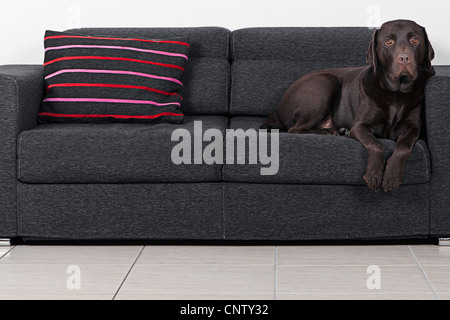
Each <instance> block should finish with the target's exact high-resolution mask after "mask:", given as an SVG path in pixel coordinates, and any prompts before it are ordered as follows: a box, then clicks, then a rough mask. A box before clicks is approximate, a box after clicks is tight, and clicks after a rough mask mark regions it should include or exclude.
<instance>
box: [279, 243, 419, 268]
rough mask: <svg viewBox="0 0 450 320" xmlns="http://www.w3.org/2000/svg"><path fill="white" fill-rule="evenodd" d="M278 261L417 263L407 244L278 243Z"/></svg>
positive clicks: (309, 262) (296, 262) (335, 263)
mask: <svg viewBox="0 0 450 320" xmlns="http://www.w3.org/2000/svg"><path fill="white" fill-rule="evenodd" d="M277 265H294V266H295V265H298V266H300V265H302V266H369V265H378V266H387V265H392V266H401V265H405V266H406V265H410V266H415V265H416V262H415V261H414V258H413V257H412V255H411V252H410V251H409V248H408V246H279V247H277Z"/></svg>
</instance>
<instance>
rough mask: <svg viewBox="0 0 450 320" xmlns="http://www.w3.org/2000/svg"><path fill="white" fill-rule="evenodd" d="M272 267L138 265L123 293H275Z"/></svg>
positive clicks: (122, 289)
mask: <svg viewBox="0 0 450 320" xmlns="http://www.w3.org/2000/svg"><path fill="white" fill-rule="evenodd" d="M273 292H274V267H273V266H204V265H203V266H169V265H167V266H152V265H143V264H141V265H135V266H134V268H133V269H132V271H131V272H130V274H129V276H128V278H127V280H126V281H125V282H124V284H123V286H122V288H121V290H120V294H137V293H139V294H175V295H177V294H182V295H185V294H236V293H239V294H273Z"/></svg>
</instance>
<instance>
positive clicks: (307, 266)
mask: <svg viewBox="0 0 450 320" xmlns="http://www.w3.org/2000/svg"><path fill="white" fill-rule="evenodd" d="M0 299H208V300H209V299H225V300H230V299H256V300H258V299H263V300H272V299H430V300H435V299H450V247H438V246H432V245H413V246H407V245H398V246H16V247H0Z"/></svg>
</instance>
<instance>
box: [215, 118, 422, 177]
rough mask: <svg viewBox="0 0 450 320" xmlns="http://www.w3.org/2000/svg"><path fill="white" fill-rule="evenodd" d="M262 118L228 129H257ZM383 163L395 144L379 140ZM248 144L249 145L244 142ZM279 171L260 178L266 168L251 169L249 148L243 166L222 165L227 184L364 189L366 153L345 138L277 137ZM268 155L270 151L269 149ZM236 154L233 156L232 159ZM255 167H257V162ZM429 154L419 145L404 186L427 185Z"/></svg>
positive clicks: (241, 121) (239, 120)
mask: <svg viewBox="0 0 450 320" xmlns="http://www.w3.org/2000/svg"><path fill="white" fill-rule="evenodd" d="M264 120H265V117H233V118H231V121H230V128H231V129H239V128H241V129H244V130H247V129H258V128H259V126H260V125H261V124H262V123H263V122H264ZM381 142H382V144H383V149H384V153H385V157H386V159H387V158H388V157H389V156H390V155H391V154H392V152H393V150H394V148H395V142H394V141H391V140H381ZM247 144H248V141H247ZM279 146H280V149H279V171H278V173H277V174H275V175H261V168H263V167H269V165H262V164H257V165H250V164H248V163H249V160H248V147H246V162H245V163H246V164H243V165H240V164H236V163H237V160H236V158H235V161H234V163H235V164H225V165H224V168H223V179H224V181H227V182H245V183H249V182H250V183H272V184H274V183H285V184H313V185H316V184H317V185H365V182H364V180H363V175H364V173H365V169H366V165H367V151H366V149H365V148H364V147H363V146H362V145H361V144H360V143H359V142H358V141H355V140H352V139H349V138H347V137H336V136H324V135H316V134H308V135H298V134H288V133H280V140H279ZM268 149H269V151H270V148H268ZM236 156H237V152H235V157H236ZM258 163H260V162H259V161H258ZM429 170H430V169H429V154H428V148H427V145H426V143H425V142H424V141H418V142H417V143H416V146H415V147H414V150H413V153H412V154H411V156H410V158H409V159H408V161H407V164H406V169H405V173H404V177H403V184H404V185H414V184H421V183H426V182H428V181H429Z"/></svg>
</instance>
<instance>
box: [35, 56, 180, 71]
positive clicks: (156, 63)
mask: <svg viewBox="0 0 450 320" xmlns="http://www.w3.org/2000/svg"><path fill="white" fill-rule="evenodd" d="M90 59H92V60H117V61H130V62H138V63H147V64H153V65H157V66H161V67H167V68H173V69H180V70H183V71H184V68H183V67H180V66H177V65H174V64H167V63H159V62H153V61H144V60H138V59H130V58H119V57H99V56H78V57H62V58H58V59H54V60H51V61H48V62H46V63H44V67H45V66H48V65H49V64H52V63H55V62H58V61H66V60H90Z"/></svg>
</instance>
